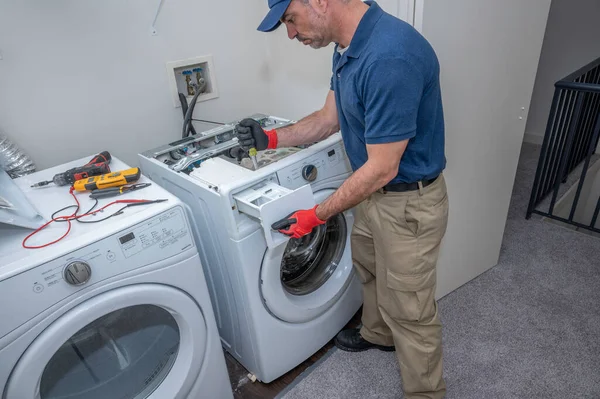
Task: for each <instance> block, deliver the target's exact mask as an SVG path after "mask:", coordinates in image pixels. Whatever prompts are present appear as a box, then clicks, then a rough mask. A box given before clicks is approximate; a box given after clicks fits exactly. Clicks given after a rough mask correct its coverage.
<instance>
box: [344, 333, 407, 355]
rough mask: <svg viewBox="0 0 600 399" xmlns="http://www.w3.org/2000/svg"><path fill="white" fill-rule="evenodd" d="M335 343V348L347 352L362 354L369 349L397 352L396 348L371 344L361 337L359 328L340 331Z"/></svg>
mask: <svg viewBox="0 0 600 399" xmlns="http://www.w3.org/2000/svg"><path fill="white" fill-rule="evenodd" d="M333 342H334V343H335V346H337V347H338V348H340V349H341V350H343V351H346V352H362V351H366V350H367V349H379V350H382V351H386V352H393V351H395V350H396V348H395V347H394V346H383V345H377V344H372V343H370V342H369V341H367V340H366V339H364V338H363V337H362V335H360V330H359V329H358V328H352V329H348V330H342V331H340V332H339V333H338V335H337V336H336V337H335V339H334V341H333Z"/></svg>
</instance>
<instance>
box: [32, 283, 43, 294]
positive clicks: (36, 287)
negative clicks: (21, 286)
mask: <svg viewBox="0 0 600 399" xmlns="http://www.w3.org/2000/svg"><path fill="white" fill-rule="evenodd" d="M42 291H44V286H43V285H41V284H39V283H35V284H34V285H33V292H35V293H36V294H39V293H41V292H42Z"/></svg>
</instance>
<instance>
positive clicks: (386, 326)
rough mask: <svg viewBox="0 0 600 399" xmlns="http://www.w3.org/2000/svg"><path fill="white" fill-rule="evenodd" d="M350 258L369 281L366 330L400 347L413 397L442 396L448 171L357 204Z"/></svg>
mask: <svg viewBox="0 0 600 399" xmlns="http://www.w3.org/2000/svg"><path fill="white" fill-rule="evenodd" d="M355 219H356V220H355V224H354V228H353V231H352V258H353V262H354V266H355V268H356V270H357V272H358V274H359V276H360V278H361V280H362V283H363V296H364V305H363V313H362V324H363V326H362V328H361V331H360V333H361V335H362V336H363V338H364V339H366V340H367V341H369V342H372V343H375V344H379V345H395V346H396V354H397V356H398V361H399V363H400V373H401V376H402V385H403V389H404V394H405V397H406V398H407V399H416V398H435V399H437V398H443V397H444V395H445V392H446V384H445V381H444V379H443V376H442V325H441V322H440V319H439V315H438V307H437V303H436V301H435V288H436V263H437V259H438V253H439V248H440V242H441V240H442V237H443V236H444V234H445V232H446V225H447V221H448V196H447V193H446V183H445V180H444V176H443V175H440V177H438V179H437V180H436V181H435V182H433V183H432V184H430V185H429V186H427V187H424V188H421V189H419V190H417V191H410V192H402V193H395V192H388V193H383V192H382V191H378V192H375V193H374V194H373V195H371V196H370V197H369V198H368V199H367V200H365V201H364V202H362V203H361V204H360V205H359V206H358V207H357V212H356V218H355Z"/></svg>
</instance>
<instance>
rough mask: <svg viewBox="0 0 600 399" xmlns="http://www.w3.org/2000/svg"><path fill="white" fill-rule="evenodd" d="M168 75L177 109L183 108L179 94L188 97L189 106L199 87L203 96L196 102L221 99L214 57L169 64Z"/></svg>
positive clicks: (206, 56) (207, 56)
mask: <svg viewBox="0 0 600 399" xmlns="http://www.w3.org/2000/svg"><path fill="white" fill-rule="evenodd" d="M167 74H168V77H169V86H170V89H171V96H172V97H173V105H174V106H175V107H181V101H180V100H179V93H182V94H183V95H184V96H185V97H186V99H187V101H188V104H189V103H190V101H192V98H193V97H194V95H195V94H196V90H197V88H198V86H200V87H201V90H202V94H200V95H199V96H198V99H197V101H196V102H200V101H206V100H211V99H213V98H217V97H219V90H218V88H217V79H216V78H215V67H214V65H213V58H212V55H205V56H200V57H194V58H189V59H186V60H179V61H171V62H168V63H167Z"/></svg>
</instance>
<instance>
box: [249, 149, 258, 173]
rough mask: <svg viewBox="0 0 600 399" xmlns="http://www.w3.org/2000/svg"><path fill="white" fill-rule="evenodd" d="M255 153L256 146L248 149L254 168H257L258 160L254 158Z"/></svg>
mask: <svg viewBox="0 0 600 399" xmlns="http://www.w3.org/2000/svg"><path fill="white" fill-rule="evenodd" d="M256 154H258V151H256V148H254V147H252V148H250V151H248V155H250V159H251V160H252V165H253V166H254V170H258V161H257V160H256Z"/></svg>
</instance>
